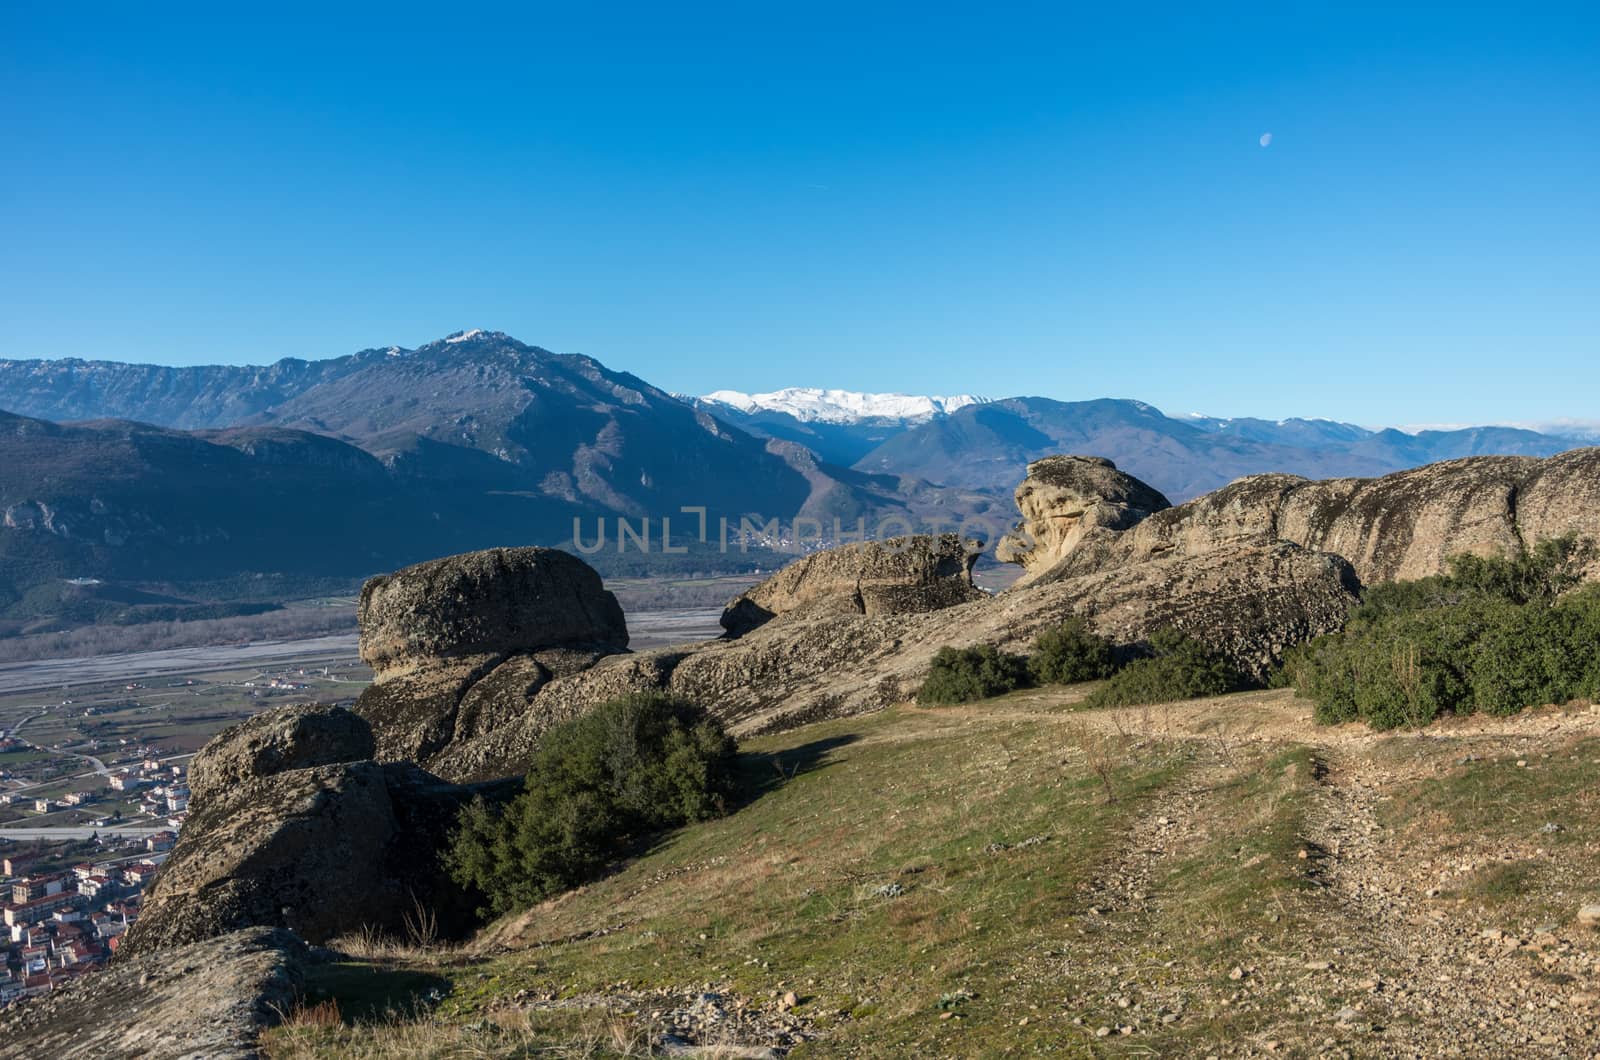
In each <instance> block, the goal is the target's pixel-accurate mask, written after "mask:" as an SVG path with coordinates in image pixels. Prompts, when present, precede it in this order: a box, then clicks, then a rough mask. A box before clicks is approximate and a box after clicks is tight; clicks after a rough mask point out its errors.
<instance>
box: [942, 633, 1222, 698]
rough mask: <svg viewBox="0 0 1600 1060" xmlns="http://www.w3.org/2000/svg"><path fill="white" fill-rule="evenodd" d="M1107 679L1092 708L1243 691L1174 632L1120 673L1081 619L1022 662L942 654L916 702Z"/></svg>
mask: <svg viewBox="0 0 1600 1060" xmlns="http://www.w3.org/2000/svg"><path fill="white" fill-rule="evenodd" d="M1106 678H1109V679H1110V680H1109V681H1108V682H1107V684H1106V685H1104V686H1103V687H1101V688H1098V689H1096V690H1095V691H1094V692H1093V693H1092V694H1091V695H1090V696H1089V699H1088V700H1087V702H1088V703H1089V705H1090V706H1122V705H1126V704H1131V703H1160V702H1165V701H1168V700H1176V699H1193V698H1195V697H1196V696H1210V695H1220V694H1221V693H1223V692H1228V691H1232V690H1233V689H1235V688H1238V687H1240V686H1241V685H1242V684H1243V679H1242V678H1241V677H1240V675H1239V674H1238V673H1237V672H1236V671H1235V670H1234V669H1233V667H1231V666H1230V665H1228V663H1227V662H1226V661H1225V660H1224V659H1222V657H1221V656H1219V655H1217V654H1216V653H1214V652H1211V651H1209V650H1207V649H1206V648H1205V647H1203V646H1202V645H1200V644H1199V643H1198V642H1196V641H1193V640H1190V639H1189V638H1187V637H1184V636H1182V635H1181V634H1177V633H1174V632H1172V631H1162V632H1158V633H1157V634H1156V635H1155V636H1153V637H1151V638H1150V655H1149V657H1148V658H1141V659H1137V660H1135V661H1134V662H1132V663H1130V664H1129V665H1128V666H1127V667H1126V668H1123V667H1121V666H1120V664H1119V662H1118V658H1117V653H1116V652H1115V651H1114V650H1113V649H1112V646H1111V642H1110V641H1108V640H1106V639H1105V638H1104V637H1100V636H1098V635H1096V634H1095V633H1093V632H1091V631H1090V629H1089V625H1088V623H1087V622H1085V621H1084V620H1083V619H1081V618H1069V619H1067V620H1066V621H1065V622H1063V623H1062V624H1061V625H1059V626H1056V627H1055V628H1053V629H1047V630H1045V631H1044V632H1043V633H1041V634H1039V636H1038V638H1037V639H1036V640H1035V641H1034V643H1033V652H1032V654H1030V655H1028V656H1026V657H1024V656H1021V655H1009V654H1007V653H1005V652H1002V651H999V650H998V649H996V648H994V647H993V646H991V645H980V646H979V647H976V648H941V649H939V653H938V654H937V655H935V656H934V659H933V668H932V669H931V670H930V671H929V673H928V679H927V681H926V682H924V683H923V686H922V689H921V691H919V692H918V693H917V701H918V702H920V703H970V702H972V701H973V700H978V699H988V698H990V697H992V696H999V695H1004V694H1005V693H1007V692H1012V691H1015V690H1016V689H1019V688H1028V687H1031V686H1033V685H1049V684H1076V683H1078V682H1080V681H1099V680H1104V679H1106Z"/></svg>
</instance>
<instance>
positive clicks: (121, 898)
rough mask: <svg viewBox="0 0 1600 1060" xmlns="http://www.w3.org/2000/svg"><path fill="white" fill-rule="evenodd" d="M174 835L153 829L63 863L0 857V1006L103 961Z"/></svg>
mask: <svg viewBox="0 0 1600 1060" xmlns="http://www.w3.org/2000/svg"><path fill="white" fill-rule="evenodd" d="M176 839H177V837H176V835H175V834H174V833H172V832H158V833H155V834H152V835H148V836H143V837H140V839H138V840H137V841H128V842H127V843H126V845H125V846H123V847H121V848H119V849H115V850H111V851H107V852H105V854H104V856H103V857H101V858H99V859H98V860H92V861H80V862H78V863H76V864H74V865H71V866H70V867H63V868H53V867H49V868H47V867H43V866H49V865H51V864H52V863H54V862H55V859H53V858H51V857H50V856H49V855H48V854H46V855H44V856H40V855H39V854H36V853H35V854H26V855H25V854H11V855H9V856H7V857H6V858H4V860H3V861H0V871H4V873H5V879H4V880H3V881H0V898H3V899H4V901H0V1006H3V1005H7V1004H10V1003H12V1002H14V1001H19V1000H22V999H24V998H28V997H35V996H38V995H40V994H45V993H49V992H50V991H51V990H54V989H56V988H57V987H59V986H61V985H62V984H63V983H65V982H68V981H70V980H72V979H74V978H76V977H78V976H80V975H83V974H85V973H87V972H90V971H93V970H95V969H97V968H99V967H101V966H102V965H104V964H105V962H106V961H107V960H109V959H110V958H111V955H112V954H113V953H115V952H116V949H117V945H118V943H119V940H120V939H121V937H122V934H123V933H124V932H125V931H127V930H128V925H129V924H131V923H133V922H134V921H135V920H137V919H138V917H139V905H140V899H141V895H142V893H143V891H144V888H145V886H146V884H148V883H149V882H150V879H151V878H152V877H153V876H154V875H155V873H156V869H157V867H158V866H159V865H160V863H161V862H162V861H163V860H165V858H166V856H167V851H169V850H171V849H172V845H173V843H174V842H176Z"/></svg>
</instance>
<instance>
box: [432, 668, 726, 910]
mask: <svg viewBox="0 0 1600 1060" xmlns="http://www.w3.org/2000/svg"><path fill="white" fill-rule="evenodd" d="M733 763H734V744H733V741H732V740H731V739H730V738H729V737H728V735H727V734H726V733H725V732H724V731H723V729H722V726H721V725H720V724H719V723H718V722H717V721H716V720H715V719H714V718H712V717H710V716H709V715H708V714H707V713H706V712H705V711H704V710H703V709H701V708H700V707H697V706H695V705H693V704H689V703H686V702H684V701H682V700H679V699H675V698H673V697H670V696H666V695H662V694H659V693H649V694H641V695H633V696H626V697H623V698H621V699H616V700H612V701H611V702H608V703H605V704H603V705H601V706H599V707H597V708H595V709H594V710H592V711H590V712H589V713H587V714H584V715H582V716H580V717H577V718H574V719H572V720H571V721H567V722H563V723H561V724H559V725H556V726H555V727H553V728H552V729H551V730H550V731H549V732H548V733H546V734H545V736H544V738H543V739H542V740H541V741H540V743H539V749H538V751H537V752H535V755H534V759H533V762H532V763H531V764H530V766H529V769H528V775H527V778H526V780H525V781H524V785H523V790H522V793H521V794H519V795H518V796H517V797H516V798H515V799H513V800H512V802H511V803H510V805H509V806H507V807H505V808H504V809H503V810H498V811H497V810H491V809H490V808H489V807H488V806H487V805H486V804H485V803H484V802H483V801H482V800H481V799H480V800H478V801H476V802H474V803H473V804H471V805H470V806H468V807H467V808H466V810H464V811H463V813H462V816H461V822H460V825H459V828H458V830H457V832H456V833H455V835H454V837H453V840H452V845H451V848H450V850H449V851H448V853H447V857H446V861H447V863H448V865H449V868H450V873H451V875H452V877H453V878H454V879H455V880H456V882H457V883H459V884H461V885H462V886H465V887H471V888H475V889H477V890H478V891H480V892H482V894H483V895H484V896H485V898H486V900H487V902H488V905H489V908H490V909H492V910H494V911H495V912H498V913H505V912H510V911H512V910H517V909H525V908H527V907H528V906H530V905H532V904H533V903H535V902H538V901H540V900H541V899H544V898H547V897H549V896H550V895H553V894H557V893H559V892H561V891H564V890H567V889H569V888H571V887H574V886H577V885H578V884H580V883H584V882H586V881H588V880H590V879H593V878H594V877H596V876H598V875H599V874H600V873H601V871H602V870H603V869H604V868H605V867H606V866H607V865H608V864H610V863H611V862H612V861H614V860H615V859H616V858H618V857H619V856H621V855H623V854H625V853H627V852H628V850H629V849H630V848H631V847H633V846H634V845H635V844H636V843H637V842H638V841H639V840H641V839H644V838H646V837H648V836H651V835H654V834H657V833H660V832H662V831H664V830H666V829H669V828H674V827H677V826H679V825H682V824H686V823H688V822H690V821H701V820H705V819H707V818H710V817H713V816H716V815H717V814H719V813H721V812H723V811H724V809H725V808H726V801H727V799H728V797H729V796H730V794H731V792H732V784H733Z"/></svg>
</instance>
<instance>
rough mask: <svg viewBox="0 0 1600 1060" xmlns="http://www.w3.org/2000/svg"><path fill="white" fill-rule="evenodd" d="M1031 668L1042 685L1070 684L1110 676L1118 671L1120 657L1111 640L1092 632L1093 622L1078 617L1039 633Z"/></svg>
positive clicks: (1031, 658) (1029, 668)
mask: <svg viewBox="0 0 1600 1060" xmlns="http://www.w3.org/2000/svg"><path fill="white" fill-rule="evenodd" d="M1028 670H1029V672H1030V673H1031V674H1032V675H1033V679H1034V681H1035V682H1037V683H1038V684H1041V685H1070V684H1076V683H1078V682H1079V681H1098V680H1100V679H1102V678H1105V677H1110V676H1111V675H1112V674H1114V673H1116V672H1117V659H1116V655H1115V653H1113V652H1112V650H1111V642H1110V641H1108V640H1106V639H1105V638H1104V637H1100V636H1096V635H1095V634H1093V633H1091V632H1089V624H1088V623H1087V622H1085V621H1084V620H1083V619H1081V618H1076V617H1074V618H1069V619H1067V620H1066V621H1065V622H1063V623H1061V625H1059V626H1057V627H1056V628H1054V629H1047V630H1045V631H1044V632H1043V633H1041V634H1039V636H1038V638H1037V639H1036V640H1035V641H1034V642H1033V654H1032V655H1030V656H1029V657H1028Z"/></svg>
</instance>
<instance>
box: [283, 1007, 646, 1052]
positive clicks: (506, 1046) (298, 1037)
mask: <svg viewBox="0 0 1600 1060" xmlns="http://www.w3.org/2000/svg"><path fill="white" fill-rule="evenodd" d="M652 1040H653V1035H652V1034H651V1033H650V1030H649V1028H647V1027H646V1026H644V1025H642V1024H641V1023H640V1022H639V1021H638V1020H637V1019H636V1018H633V1017H630V1016H627V1015H623V1014H620V1013H615V1012H611V1011H607V1010H604V1009H590V1010H573V1011H563V1012H560V1013H540V1012H532V1011H529V1010H526V1009H513V1008H507V1009H499V1010H496V1011H494V1012H491V1013H488V1014H487V1017H486V1018H485V1019H484V1020H481V1021H479V1022H476V1023H472V1024H460V1023H446V1022H443V1021H440V1020H435V1019H432V1018H430V1017H428V1016H427V1015H411V1016H402V1015H400V1014H397V1013H391V1014H390V1016H389V1017H388V1018H386V1019H381V1020H371V1021H362V1022H359V1023H354V1024H350V1025H345V1024H344V1023H343V1022H342V1021H341V1020H340V1018H339V1008H338V1005H337V1004H335V1003H333V1002H331V1001H330V1002H324V1003H322V1004H320V1005H315V1006H312V1007H310V1008H302V1009H296V1010H295V1011H294V1012H292V1013H290V1014H289V1015H288V1017H287V1018H286V1019H285V1020H284V1022H283V1023H282V1024H281V1025H280V1026H278V1027H276V1028H274V1029H272V1030H270V1031H268V1032H267V1033H266V1034H265V1035H264V1036H263V1038H262V1050H263V1052H264V1054H265V1055H266V1056H267V1057H268V1058H269V1060H330V1058H335V1057H337V1058H339V1060H501V1058H509V1057H525V1056H540V1057H550V1058H551V1060H580V1058H589V1057H595V1058H599V1057H606V1058H618V1057H620V1058H627V1057H643V1056H654V1055H657V1054H656V1052H655V1050H654V1049H653V1047H652V1045H651V1042H652Z"/></svg>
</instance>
